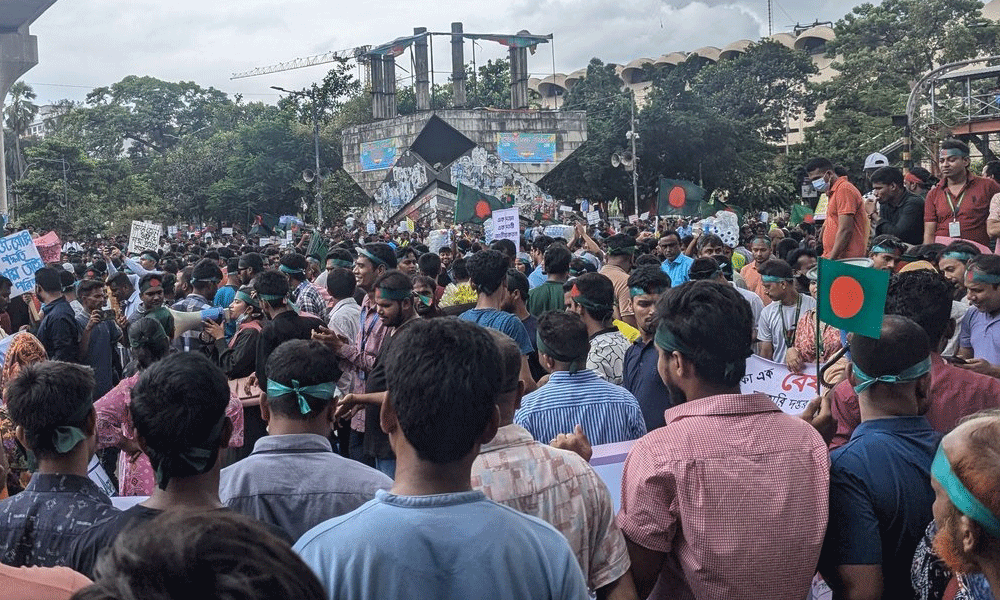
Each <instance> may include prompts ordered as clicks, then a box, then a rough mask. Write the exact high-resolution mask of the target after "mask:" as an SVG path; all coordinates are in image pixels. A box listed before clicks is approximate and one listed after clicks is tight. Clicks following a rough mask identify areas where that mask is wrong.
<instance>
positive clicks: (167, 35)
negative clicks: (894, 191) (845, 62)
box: [24, 0, 860, 103]
mask: <svg viewBox="0 0 1000 600" xmlns="http://www.w3.org/2000/svg"><path fill="white" fill-rule="evenodd" d="M858 3H860V2H859V1H858V0H847V1H844V0H775V1H774V8H773V13H774V30H775V31H776V32H778V31H788V30H790V29H791V28H792V26H793V25H795V23H811V22H813V21H816V20H819V21H835V20H837V19H839V18H840V17H842V16H843V15H844V13H846V12H847V11H848V10H849V7H850V6H853V5H855V4H858ZM452 21H461V22H463V23H464V24H465V31H466V32H477V33H513V32H516V31H519V30H522V29H527V30H528V31H530V32H532V33H539V34H547V33H552V34H554V36H555V38H554V49H555V70H556V71H557V72H564V73H568V72H570V71H573V70H575V69H578V68H582V67H585V66H586V64H587V62H588V61H589V60H590V58H591V57H594V56H597V57H599V58H601V59H602V60H604V61H605V62H618V63H624V62H628V61H629V60H631V59H634V58H638V57H642V56H647V57H651V58H655V57H657V56H659V55H660V54H665V53H668V52H671V51H674V50H693V49H695V48H698V47H701V46H706V45H713V46H720V47H721V46H725V45H726V44H728V43H730V42H732V41H735V40H738V39H741V38H748V39H757V38H759V37H761V36H762V35H766V34H767V0H730V1H721V0H702V1H697V2H690V1H688V0H512V1H505V2H496V1H493V2H490V1H482V0H479V1H472V0H381V1H379V2H365V1H357V0H333V1H331V0H283V1H280V2H279V1H276V0H270V1H267V0H239V1H238V2H237V1H235V0H171V1H170V2H163V1H162V0H129V1H128V2H109V1H108V0H58V1H57V2H56V3H55V4H54V5H53V6H52V7H51V8H50V9H49V10H48V11H47V12H46V13H45V14H43V15H42V17H41V18H40V19H39V20H38V21H36V22H35V24H34V25H33V26H32V27H31V33H33V34H35V35H37V36H38V46H39V54H40V63H39V65H38V66H36V67H35V68H34V69H32V70H31V71H29V72H28V74H27V75H26V76H25V77H24V80H25V81H27V82H28V83H30V84H32V85H33V86H34V88H35V91H36V92H37V94H38V102H39V103H48V102H52V101H55V100H58V99H61V98H71V99H74V100H82V99H83V97H84V96H85V95H86V93H87V92H88V91H89V90H90V89H92V88H93V87H95V86H103V85H109V84H111V83H114V82H116V81H119V80H120V79H122V78H123V77H125V76H128V75H151V76H154V77H158V78H161V79H165V80H171V81H177V80H185V81H195V82H197V83H198V84H200V85H203V86H213V87H216V88H218V89H221V90H223V91H225V92H228V93H241V94H243V95H244V97H245V98H246V99H247V100H262V101H265V102H274V101H276V100H277V93H276V92H274V91H272V90H271V89H269V87H270V86H280V87H286V88H289V89H294V88H301V87H303V86H305V85H307V84H309V83H310V82H312V81H315V80H318V79H320V78H322V76H323V75H324V73H325V72H326V69H325V68H324V67H322V66H316V67H309V68H306V69H301V70H297V71H290V72H284V73H277V74H272V75H266V76H261V77H254V78H249V79H239V80H231V79H230V76H231V75H232V73H233V72H238V71H243V70H248V69H251V68H253V67H258V66H264V65H269V64H273V63H278V62H283V61H286V60H290V59H294V58H297V57H302V56H310V55H314V54H321V53H324V52H327V51H330V50H341V49H347V48H352V47H355V46H358V45H363V44H372V45H377V44H380V43H383V42H387V41H389V40H392V39H394V38H397V37H401V36H405V35H408V34H411V33H412V31H413V27H419V26H423V27H427V28H428V29H429V30H431V31H448V30H449V29H450V23H451V22H452ZM435 42H436V43H435V44H434V46H435V47H434V68H435V71H436V72H437V74H436V75H435V79H436V81H438V82H443V81H445V80H446V78H447V73H446V72H447V71H448V70H449V69H450V58H449V54H448V52H449V49H448V46H449V44H448V42H447V40H446V38H437V39H436V40H435ZM504 50H505V48H503V47H502V46H499V45H497V44H493V43H489V42H482V43H481V46H477V48H476V57H477V61H478V62H482V61H484V59H488V58H496V57H498V56H501V55H503V54H504V52H503V51H504ZM465 52H466V60H468V61H471V59H472V57H471V54H472V48H471V43H469V42H467V43H466V50H465ZM405 56H406V58H405V59H404V58H403V57H400V63H401V64H402V65H403V66H405V67H406V68H409V64H408V62H409V59H408V54H407V55H405ZM529 69H530V71H531V72H532V74H533V75H537V76H539V77H544V76H546V75H548V74H550V73H551V72H552V70H553V59H552V49H551V48H546V47H542V48H540V51H539V52H538V53H537V54H535V55H534V56H532V57H529ZM398 72H399V73H400V76H405V73H403V72H401V71H398Z"/></svg>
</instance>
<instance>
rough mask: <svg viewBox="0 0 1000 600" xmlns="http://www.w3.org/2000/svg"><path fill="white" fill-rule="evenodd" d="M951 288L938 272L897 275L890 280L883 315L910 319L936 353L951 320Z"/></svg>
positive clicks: (952, 290)
mask: <svg viewBox="0 0 1000 600" xmlns="http://www.w3.org/2000/svg"><path fill="white" fill-rule="evenodd" d="M954 291H955V290H954V288H953V287H952V285H951V284H950V283H948V280H947V279H945V278H944V277H943V276H942V275H941V274H940V273H938V272H937V271H930V270H926V269H920V270H917V271H907V272H905V273H897V274H895V275H893V276H892V279H890V280H889V291H888V293H887V294H886V297H885V314H887V315H900V316H902V317H907V318H909V319H913V321H914V322H916V324H917V325H920V326H921V327H922V328H923V330H924V331H925V332H926V333H927V337H928V339H929V340H930V344H931V348H933V349H935V350H936V349H937V348H938V347H939V344H940V343H941V339H942V338H943V337H944V334H945V331H946V330H947V327H948V322H949V321H950V320H951V299H952V294H953V293H954Z"/></svg>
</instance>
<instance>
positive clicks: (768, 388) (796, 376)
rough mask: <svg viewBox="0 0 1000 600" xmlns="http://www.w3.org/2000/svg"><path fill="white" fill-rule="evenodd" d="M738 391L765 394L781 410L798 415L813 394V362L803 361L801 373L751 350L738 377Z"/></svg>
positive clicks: (813, 396)
mask: <svg viewBox="0 0 1000 600" xmlns="http://www.w3.org/2000/svg"><path fill="white" fill-rule="evenodd" d="M740 392H742V393H744V394H767V395H768V396H770V398H771V401H772V402H774V403H775V404H776V405H778V408H780V409H781V411H782V412H784V413H786V414H789V415H795V416H799V415H800V414H802V411H803V410H805V409H806V405H807V404H809V402H810V401H811V400H812V399H813V398H815V397H816V365H814V364H810V365H806V368H805V370H804V371H803V372H802V373H792V372H791V371H789V370H788V367H787V366H785V365H783V364H780V363H776V362H774V361H770V360H767V359H765V358H761V357H759V356H757V355H756V354H754V355H752V356H751V357H750V358H748V359H747V374H746V375H744V376H743V379H742V380H741V381H740Z"/></svg>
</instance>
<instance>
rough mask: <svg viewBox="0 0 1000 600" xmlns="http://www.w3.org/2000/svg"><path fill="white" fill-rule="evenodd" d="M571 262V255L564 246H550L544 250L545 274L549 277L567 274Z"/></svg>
mask: <svg viewBox="0 0 1000 600" xmlns="http://www.w3.org/2000/svg"><path fill="white" fill-rule="evenodd" d="M572 260H573V253H572V252H570V251H569V248H567V247H566V245H565V244H550V245H549V247H548V248H547V249H546V250H545V259H544V264H545V272H546V273H547V274H549V275H562V274H564V273H569V263H570V261H572Z"/></svg>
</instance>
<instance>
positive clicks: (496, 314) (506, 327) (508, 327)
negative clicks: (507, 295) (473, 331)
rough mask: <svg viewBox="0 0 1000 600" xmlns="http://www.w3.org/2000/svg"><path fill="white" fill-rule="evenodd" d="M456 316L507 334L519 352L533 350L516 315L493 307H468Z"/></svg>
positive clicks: (526, 332) (529, 352) (528, 352)
mask: <svg viewBox="0 0 1000 600" xmlns="http://www.w3.org/2000/svg"><path fill="white" fill-rule="evenodd" d="M458 318H459V319H462V320H465V321H472V322H473V323H475V324H476V325H479V326H480V327H487V328H489V329H496V330H497V331H499V332H500V333H504V334H507V335H508V336H510V337H511V339H513V340H514V342H516V343H517V347H518V349H520V350H521V354H531V353H532V352H534V351H535V348H534V346H533V345H532V344H531V339H529V338H528V331H527V330H526V329H525V328H524V324H523V323H521V319H518V318H517V315H512V314H511V313H509V312H504V311H502V310H497V309H495V308H470V309H469V310H467V311H465V312H464V313H462V314H460V315H458Z"/></svg>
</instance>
